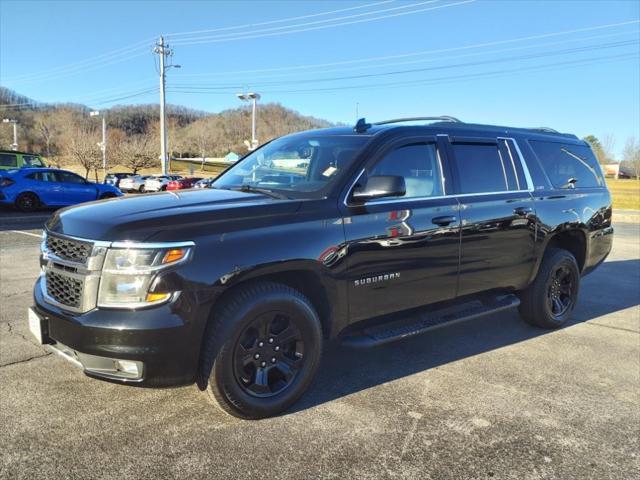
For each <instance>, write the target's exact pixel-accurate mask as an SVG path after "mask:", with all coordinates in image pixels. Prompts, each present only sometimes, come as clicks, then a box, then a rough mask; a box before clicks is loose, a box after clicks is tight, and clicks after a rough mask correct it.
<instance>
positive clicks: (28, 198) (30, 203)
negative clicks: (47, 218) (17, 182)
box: [15, 192, 40, 213]
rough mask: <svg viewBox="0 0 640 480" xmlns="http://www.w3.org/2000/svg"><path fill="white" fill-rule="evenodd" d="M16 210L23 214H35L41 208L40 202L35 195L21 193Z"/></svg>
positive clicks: (17, 199)
mask: <svg viewBox="0 0 640 480" xmlns="http://www.w3.org/2000/svg"><path fill="white" fill-rule="evenodd" d="M15 205H16V208H17V209H18V210H20V211H21V212H25V213H26V212H33V211H34V210H35V209H36V208H38V207H39V206H40V201H39V200H38V197H37V196H36V194H35V193H30V192H27V193H21V194H20V195H18V198H16V203H15Z"/></svg>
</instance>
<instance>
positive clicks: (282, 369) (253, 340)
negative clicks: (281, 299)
mask: <svg viewBox="0 0 640 480" xmlns="http://www.w3.org/2000/svg"><path fill="white" fill-rule="evenodd" d="M303 364H304V342H303V339H302V334H301V333H300V330H299V329H298V328H297V327H296V325H295V324H294V323H293V321H292V320H291V319H290V318H289V317H288V316H287V315H285V314H283V313H279V312H267V313H264V314H262V315H260V316H259V317H258V318H256V319H255V320H254V321H253V322H252V323H251V325H249V326H248V327H247V328H246V329H245V330H244V331H243V332H242V334H241V335H240V337H239V339H238V342H237V344H236V347H235V353H234V360H233V368H234V374H235V378H236V381H237V382H238V384H239V385H240V387H241V388H242V389H243V390H244V391H245V392H246V393H248V394H249V395H253V396H256V397H262V398H266V397H271V396H274V395H277V394H278V393H280V392H281V391H283V390H285V389H286V388H287V387H289V386H290V385H291V383H292V382H293V381H294V380H295V378H296V376H297V374H298V372H299V371H300V369H301V368H302V366H303Z"/></svg>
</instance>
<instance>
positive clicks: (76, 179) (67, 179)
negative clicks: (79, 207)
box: [56, 171, 97, 205]
mask: <svg viewBox="0 0 640 480" xmlns="http://www.w3.org/2000/svg"><path fill="white" fill-rule="evenodd" d="M56 175H57V176H58V179H59V181H60V183H62V184H63V186H64V187H63V189H64V197H65V202H64V203H65V204H67V205H74V204H76V203H82V202H89V201H91V200H96V196H97V192H96V188H95V186H94V185H93V184H92V183H90V182H87V181H86V180H85V179H84V178H82V177H81V176H80V175H76V174H75V173H71V172H65V171H60V172H56Z"/></svg>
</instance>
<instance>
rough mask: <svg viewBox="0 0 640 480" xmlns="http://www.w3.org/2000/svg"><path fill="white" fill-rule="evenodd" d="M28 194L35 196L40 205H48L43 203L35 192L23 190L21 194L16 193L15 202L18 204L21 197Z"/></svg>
mask: <svg viewBox="0 0 640 480" xmlns="http://www.w3.org/2000/svg"><path fill="white" fill-rule="evenodd" d="M27 193H30V194H31V195H34V196H35V197H36V198H37V199H38V204H39V205H46V204H45V202H43V201H42V197H41V196H40V195H38V194H37V193H36V192H34V191H33V190H22V191H21V192H18V193H16V195H15V197H14V198H13V202H14V203H16V202H17V201H18V198H20V196H21V195H25V194H27Z"/></svg>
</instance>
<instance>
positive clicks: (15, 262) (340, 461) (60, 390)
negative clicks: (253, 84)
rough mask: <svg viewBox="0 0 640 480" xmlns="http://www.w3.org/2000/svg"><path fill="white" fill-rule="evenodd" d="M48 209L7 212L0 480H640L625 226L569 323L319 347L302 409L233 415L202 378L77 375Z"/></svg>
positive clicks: (487, 322)
mask: <svg viewBox="0 0 640 480" xmlns="http://www.w3.org/2000/svg"><path fill="white" fill-rule="evenodd" d="M41 222H42V220H41V218H40V217H33V219H32V220H31V219H29V218H27V219H26V220H24V221H22V222H21V223H19V224H16V223H7V222H3V219H2V218H0V292H1V293H0V302H1V309H0V310H1V311H0V477H1V478H7V479H9V478H11V479H21V478H24V479H35V478H56V477H58V478H82V479H85V478H105V479H110V478H113V479H124V478H135V479H145V478H154V479H155V478H178V477H179V478H188V479H194V478H208V479H211V478H242V479H245V478H298V479H302V478H305V479H306V478H340V479H344V478H357V479H367V478H420V479H485V478H486V479H488V478H493V479H495V478H500V479H503V478H509V479H511V478H512V479H538V478H545V479H546V478H560V479H616V480H618V479H623V480H624V479H637V478H640V458H639V455H640V448H639V447H640V445H639V432H640V308H639V303H640V226H639V225H633V224H620V225H617V226H616V237H615V244H614V250H613V252H612V254H611V255H610V257H609V259H608V261H607V262H606V263H605V264H604V265H602V267H601V268H600V269H599V270H597V271H596V272H595V273H593V274H592V275H590V276H588V277H586V278H585V279H584V281H583V284H582V291H581V295H580V302H579V306H578V308H577V310H576V311H575V313H574V319H573V321H572V323H571V324H570V325H568V326H567V327H566V328H563V329H561V330H558V331H553V332H548V331H543V330H538V329H536V328H533V327H530V326H528V325H526V324H525V323H524V322H522V321H521V320H520V319H519V317H518V315H517V314H516V313H515V312H512V313H505V314H501V315H498V316H494V317H490V318H485V319H482V320H476V321H472V322H467V323H464V324H458V325H454V326H451V327H447V328H443V329H440V330H438V331H435V332H432V333H430V334H427V335H425V336H422V337H417V338H413V339H410V340H407V341H403V342H399V343H395V344H391V345H388V346H385V347H380V348H377V349H371V350H364V351H362V350H350V349H347V348H345V347H342V346H339V345H330V346H328V347H327V350H326V352H325V357H324V361H323V365H322V367H321V371H320V374H319V378H318V380H317V381H316V383H315V385H314V387H313V388H312V389H311V390H310V391H309V392H308V393H307V394H306V395H305V396H304V397H303V399H302V401H301V402H299V403H298V404H297V405H296V406H295V407H294V409H293V410H291V411H289V412H287V413H286V414H285V415H283V416H280V417H278V418H273V419H267V420H261V421H256V422H247V421H241V420H237V419H234V418H231V417H229V416H226V415H225V414H223V413H222V412H220V411H219V410H217V409H216V408H214V407H212V406H211V405H210V404H208V403H207V400H206V398H205V396H204V395H203V394H202V393H200V392H199V391H198V390H197V389H196V388H195V387H183V388H177V389H164V390H148V389H137V388H128V387H123V386H118V385H113V384H109V383H104V382H100V381H96V380H91V379H89V378H87V377H85V376H84V375H83V374H82V373H81V372H80V371H79V370H77V369H76V368H75V367H74V366H73V365H71V364H69V363H67V362H66V361H64V360H63V359H61V358H59V357H57V356H54V355H51V354H48V353H47V351H45V350H44V349H43V348H41V347H40V346H38V345H36V343H35V340H34V339H32V338H31V335H30V333H29V332H28V328H27V323H26V308H27V307H28V306H29V305H30V304H31V287H32V285H33V282H34V280H35V278H36V276H37V274H38V261H37V256H38V245H39V235H40V232H41V230H40V229H39V227H40V226H41Z"/></svg>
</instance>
